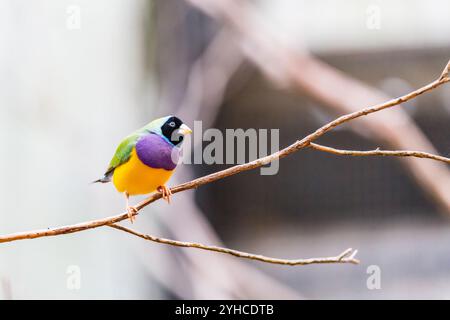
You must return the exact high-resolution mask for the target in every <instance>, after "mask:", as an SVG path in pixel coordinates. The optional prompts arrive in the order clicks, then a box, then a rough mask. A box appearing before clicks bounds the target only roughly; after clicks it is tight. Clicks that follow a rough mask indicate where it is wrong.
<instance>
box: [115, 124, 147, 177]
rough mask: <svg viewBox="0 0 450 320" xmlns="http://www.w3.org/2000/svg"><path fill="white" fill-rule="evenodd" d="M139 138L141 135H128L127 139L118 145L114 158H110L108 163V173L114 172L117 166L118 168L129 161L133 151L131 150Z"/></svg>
mask: <svg viewBox="0 0 450 320" xmlns="http://www.w3.org/2000/svg"><path fill="white" fill-rule="evenodd" d="M140 136H141V135H140V133H138V132H136V133H133V134H131V135H129V136H128V137H126V138H125V139H124V140H123V141H122V142H121V143H120V144H119V146H118V147H117V149H116V153H115V154H114V156H113V157H112V159H111V161H110V163H109V167H108V170H107V171H108V172H109V171H112V170H114V169H115V168H117V167H118V166H120V165H122V164H124V163H125V162H127V161H128V160H130V156H131V151H132V150H133V148H134V146H135V145H136V143H137V141H138V139H139V137H140Z"/></svg>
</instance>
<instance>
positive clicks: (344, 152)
mask: <svg viewBox="0 0 450 320" xmlns="http://www.w3.org/2000/svg"><path fill="white" fill-rule="evenodd" d="M309 146H310V147H311V148H313V149H316V150H319V151H323V152H328V153H333V154H337V155H341V156H354V157H366V156H393V157H416V158H425V159H432V160H436V161H442V162H445V163H448V164H450V158H447V157H443V156H438V155H434V154H431V153H428V152H420V151H391V150H381V149H379V148H378V149H375V150H369V151H357V150H341V149H335V148H331V147H327V146H323V145H320V144H317V143H310V144H309Z"/></svg>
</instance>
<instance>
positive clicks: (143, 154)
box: [94, 116, 192, 222]
mask: <svg viewBox="0 0 450 320" xmlns="http://www.w3.org/2000/svg"><path fill="white" fill-rule="evenodd" d="M190 133H192V130H191V129H190V128H189V127H188V126H187V125H185V124H184V123H183V121H181V120H180V119H179V118H177V117H175V116H166V117H163V118H159V119H156V120H153V121H152V122H150V123H149V124H147V125H146V126H144V127H142V128H141V129H139V130H137V131H135V132H133V133H132V134H130V135H129V136H127V137H126V138H125V139H124V140H123V141H122V142H121V143H120V144H119V146H118V147H117V150H116V153H115V154H114V156H113V158H112V159H111V162H110V163H109V167H108V169H107V170H106V172H105V174H104V176H103V177H102V178H101V179H98V180H96V181H94V183H97V182H100V183H108V182H111V180H112V181H113V183H114V186H115V187H116V189H117V191H119V192H121V193H123V194H124V195H125V198H126V210H127V212H128V217H129V219H130V221H131V222H133V220H134V214H135V213H136V212H137V209H136V208H135V207H133V206H130V205H129V197H130V196H133V195H140V194H148V193H151V192H154V191H159V192H161V193H162V197H163V198H164V199H165V200H166V201H167V202H168V203H170V196H171V195H172V192H171V191H170V189H169V188H168V187H167V186H166V182H167V181H168V180H169V179H170V177H171V176H172V174H173V172H174V170H175V168H176V166H177V163H178V159H179V152H180V146H181V144H182V142H183V140H184V137H185V136H186V135H187V134H190Z"/></svg>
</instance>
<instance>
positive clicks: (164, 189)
mask: <svg viewBox="0 0 450 320" xmlns="http://www.w3.org/2000/svg"><path fill="white" fill-rule="evenodd" d="M158 191H159V192H160V193H162V198H163V199H164V200H166V201H167V203H169V204H170V196H171V195H172V191H170V188H168V187H167V186H159V187H158Z"/></svg>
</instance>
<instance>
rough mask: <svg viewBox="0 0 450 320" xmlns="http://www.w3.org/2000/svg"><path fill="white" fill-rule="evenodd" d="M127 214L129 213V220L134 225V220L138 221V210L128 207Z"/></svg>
mask: <svg viewBox="0 0 450 320" xmlns="http://www.w3.org/2000/svg"><path fill="white" fill-rule="evenodd" d="M127 212H128V218H129V219H130V222H131V223H133V222H134V220H136V217H135V215H136V214H137V212H138V210H137V209H136V207H133V206H128V207H127Z"/></svg>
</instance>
